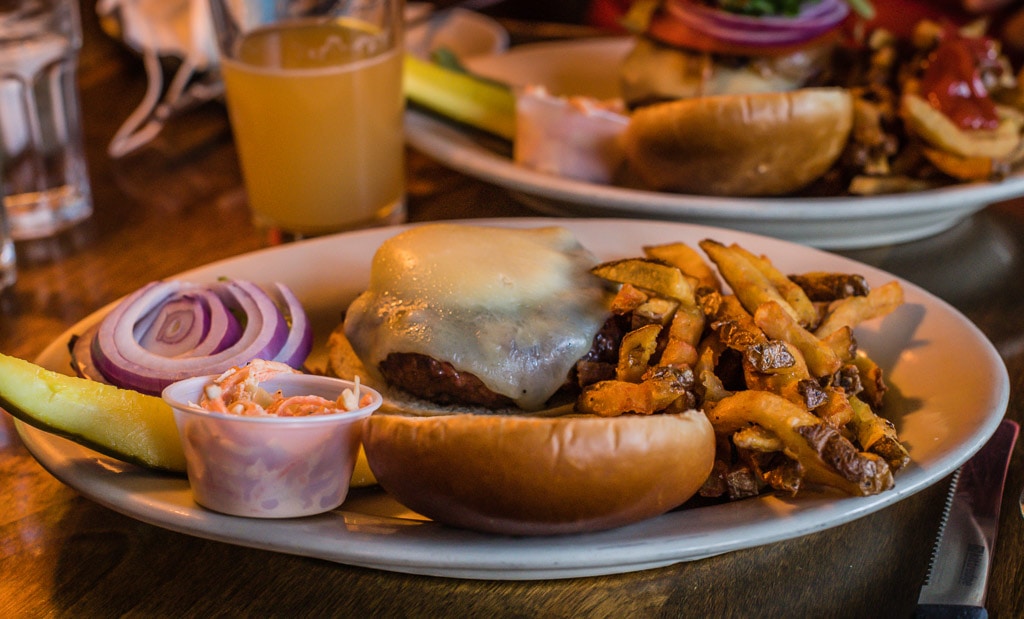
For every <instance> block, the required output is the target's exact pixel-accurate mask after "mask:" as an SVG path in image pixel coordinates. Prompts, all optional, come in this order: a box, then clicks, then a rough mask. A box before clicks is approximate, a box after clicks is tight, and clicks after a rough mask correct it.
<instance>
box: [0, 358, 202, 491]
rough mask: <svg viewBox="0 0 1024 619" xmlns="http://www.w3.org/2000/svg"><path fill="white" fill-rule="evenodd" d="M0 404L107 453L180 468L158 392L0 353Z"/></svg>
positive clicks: (180, 455) (180, 454) (177, 442)
mask: <svg viewBox="0 0 1024 619" xmlns="http://www.w3.org/2000/svg"><path fill="white" fill-rule="evenodd" d="M0 408H3V409H4V410H6V411H7V412H8V413H10V414H11V415H13V416H14V417H16V418H17V419H20V420H21V421H23V422H25V423H27V424H29V425H31V426H34V427H37V428H39V429H41V430H45V431H46V432H50V433H52V434H57V435H59V436H63V437H65V438H68V439H70V440H72V441H74V442H76V443H80V444H82V445H85V446H86V447H89V448H90V449H94V450H95V451H98V452H100V453H104V454H107V455H108V456H111V457H112V458H116V459H118V460H122V461H125V462H132V463H135V464H140V465H142V466H145V467H149V468H154V469H161V470H165V471H171V472H175V473H184V472H185V454H184V451H183V450H182V447H181V439H180V438H179V436H178V428H177V426H175V424H174V413H173V412H172V410H171V407H170V406H169V405H167V404H166V403H165V402H164V401H163V400H162V399H160V398H158V397H155V396H150V395H144V394H142V393H139V392H137V391H132V390H130V389H121V388H119V387H114V386H112V385H107V384H104V383H100V382H96V381H92V380H88V379H85V378H77V377H74V376H66V375H64V374H60V373H57V372H52V371H50V370H47V369H45V368H42V367H40V366H38V365H35V364H33V363H30V362H28V361H23V360H21V359H18V358H15V357H10V356H7V355H3V354H0Z"/></svg>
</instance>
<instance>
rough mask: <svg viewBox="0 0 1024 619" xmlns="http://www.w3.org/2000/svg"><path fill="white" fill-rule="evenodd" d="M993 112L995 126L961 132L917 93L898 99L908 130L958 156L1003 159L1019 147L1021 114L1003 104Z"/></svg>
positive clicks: (1021, 123) (1023, 124)
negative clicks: (997, 119) (996, 117)
mask: <svg viewBox="0 0 1024 619" xmlns="http://www.w3.org/2000/svg"><path fill="white" fill-rule="evenodd" d="M996 111H997V114H998V116H999V125H998V127H996V128H995V129H993V130H981V129H977V130H972V131H965V130H963V129H961V128H960V127H958V126H957V125H956V124H955V123H954V122H953V121H952V120H950V119H949V117H948V116H946V115H945V114H943V113H942V112H941V111H939V110H937V109H935V108H934V107H932V106H931V104H929V103H928V102H927V101H925V100H924V99H923V98H921V97H919V96H918V95H915V94H910V93H905V94H904V95H903V97H902V98H901V99H900V115H901V116H902V117H903V120H904V122H905V123H906V124H907V127H908V129H909V130H910V131H911V132H912V133H914V134H916V135H918V136H920V137H921V138H922V139H923V140H924V141H925V142H928V143H929V144H931V145H932V146H935V147H936V148H938V149H941V150H943V151H946V152H948V153H952V154H954V155H958V156H960V157H988V158H991V159H1004V158H1006V157H1009V156H1010V155H1012V154H1013V152H1014V151H1015V150H1017V149H1018V148H1019V147H1020V140H1021V137H1020V132H1021V127H1022V126H1024V119H1022V116H1021V113H1020V112H1019V111H1017V110H1015V109H1013V108H1010V107H1008V106H1004V105H999V106H997V107H996Z"/></svg>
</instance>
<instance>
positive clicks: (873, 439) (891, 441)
mask: <svg viewBox="0 0 1024 619" xmlns="http://www.w3.org/2000/svg"><path fill="white" fill-rule="evenodd" d="M849 403H850V411H851V413H852V419H851V423H852V425H853V427H854V431H855V432H856V434H857V441H858V442H859V443H860V444H861V447H863V448H864V449H866V450H868V451H871V452H874V453H876V454H878V455H879V456H881V457H883V458H885V461H886V462H888V463H889V466H890V467H891V468H892V470H894V471H898V470H900V469H901V468H903V467H904V466H906V465H907V463H908V462H910V454H909V453H907V448H906V447H904V446H903V443H901V442H900V439H899V436H898V435H897V434H896V428H895V426H893V425H892V422H891V421H889V420H888V419H885V418H884V417H879V416H878V415H876V414H875V413H874V411H872V410H871V407H870V406H868V405H867V404H866V403H864V402H863V401H862V400H860V399H859V398H856V397H852V398H850V399H849Z"/></svg>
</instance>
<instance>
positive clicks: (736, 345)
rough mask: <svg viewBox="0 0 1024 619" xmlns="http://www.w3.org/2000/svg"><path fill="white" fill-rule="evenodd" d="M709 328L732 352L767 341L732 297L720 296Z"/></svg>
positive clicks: (737, 300) (750, 317)
mask: <svg viewBox="0 0 1024 619" xmlns="http://www.w3.org/2000/svg"><path fill="white" fill-rule="evenodd" d="M709 326H710V327H711V328H712V329H713V330H714V331H715V333H717V334H718V338H719V339H720V340H722V343H723V344H725V345H726V346H728V347H729V348H732V349H734V350H739V351H741V352H742V351H744V350H746V349H747V347H748V346H751V345H753V344H762V343H764V342H766V341H767V340H768V338H767V337H765V335H764V332H762V331H761V329H759V328H758V327H757V325H756V324H755V323H754V318H753V316H751V315H750V314H749V313H748V312H747V310H746V309H745V308H744V307H743V305H741V304H740V301H739V299H737V298H736V297H735V296H734V295H731V294H730V295H720V299H719V303H718V304H717V307H716V308H715V313H714V314H713V316H712V317H711V322H710V324H709Z"/></svg>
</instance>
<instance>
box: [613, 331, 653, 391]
mask: <svg viewBox="0 0 1024 619" xmlns="http://www.w3.org/2000/svg"><path fill="white" fill-rule="evenodd" d="M659 333H661V326H659V325H645V326H643V327H640V328H639V329H634V330H632V331H630V332H629V333H627V334H626V335H625V336H623V338H622V344H621V345H620V347H619V363H618V365H617V366H616V368H615V378H616V379H617V380H620V381H625V382H630V383H638V382H640V380H641V378H642V377H643V375H644V372H646V371H647V367H648V366H649V365H650V362H651V357H653V356H654V353H655V351H656V350H657V347H658V334H659Z"/></svg>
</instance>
